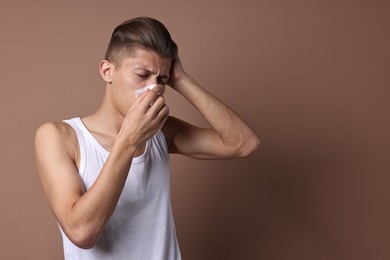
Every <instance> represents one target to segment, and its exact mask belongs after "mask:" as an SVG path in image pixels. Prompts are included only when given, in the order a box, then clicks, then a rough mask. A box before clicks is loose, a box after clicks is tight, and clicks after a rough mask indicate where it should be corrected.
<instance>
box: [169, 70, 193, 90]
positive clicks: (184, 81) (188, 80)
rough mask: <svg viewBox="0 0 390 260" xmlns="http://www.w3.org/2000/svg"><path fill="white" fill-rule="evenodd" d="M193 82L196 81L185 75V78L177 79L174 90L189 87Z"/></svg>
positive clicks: (173, 86) (173, 84)
mask: <svg viewBox="0 0 390 260" xmlns="http://www.w3.org/2000/svg"><path fill="white" fill-rule="evenodd" d="M191 82H194V80H193V79H192V78H191V76H190V75H188V74H185V75H184V76H182V77H180V78H179V79H176V80H174V81H173V83H172V86H171V87H172V88H173V89H175V90H177V89H179V88H182V87H184V86H187V85H189V84H191Z"/></svg>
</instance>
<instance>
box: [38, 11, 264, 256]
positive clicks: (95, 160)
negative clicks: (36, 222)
mask: <svg viewBox="0 0 390 260" xmlns="http://www.w3.org/2000/svg"><path fill="white" fill-rule="evenodd" d="M99 69H100V74H101V76H102V78H103V79H104V81H105V82H106V92H105V96H104V100H103V102H102V105H101V107H100V108H99V109H98V110H97V111H96V112H95V113H94V114H92V115H90V116H87V117H84V118H73V119H70V120H65V121H64V122H59V123H46V124H43V125H42V126H41V127H40V128H39V129H38V130H37V133H36V140H35V146H36V161H37V168H38V172H39V175H40V178H41V181H42V183H43V187H44V190H45V192H46V195H47V197H48V200H49V203H50V206H51V209H52V210H53V212H54V215H55V217H56V219H57V221H58V223H59V226H60V230H61V233H62V236H63V244H64V254H65V259H82V260H87V259H94V260H96V259H105V260H106V259H148V260H149V259H161V260H162V259H164V260H167V259H168V260H171V259H172V260H176V259H181V257H180V251H179V247H178V243H177V240H176V234H175V226H174V222H173V217H172V212H171V204H170V195H169V193H170V188H169V187H170V186H169V155H168V154H169V153H177V154H182V155H186V156H189V157H192V158H198V159H222V158H237V157H245V156H248V155H250V154H251V153H252V152H253V151H254V150H255V149H256V148H257V147H258V145H259V139H258V137H257V136H256V134H255V133H254V132H253V130H251V128H250V127H249V126H248V125H247V124H246V123H245V122H244V121H243V120H242V119H241V118H240V117H239V116H238V115H237V114H236V113H235V112H233V111H232V110H231V109H230V108H229V107H227V106H226V105H225V104H224V103H222V102H221V101H220V100H218V99H217V98H216V97H214V96H213V95H211V94H210V93H209V92H207V91H206V90H205V89H204V88H202V87H201V86H199V85H198V84H197V83H196V82H195V81H194V80H193V79H192V78H191V77H190V76H189V75H188V74H187V73H186V72H185V71H184V70H183V67H182V65H181V62H180V59H179V57H178V55H177V47H176V44H175V43H174V42H173V40H172V39H171V37H170V35H169V33H168V31H167V29H166V28H165V27H164V25H162V24H161V23H160V22H159V21H157V20H155V19H152V18H147V17H140V18H135V19H132V20H129V21H126V22H124V23H122V24H121V25H119V26H118V27H117V28H116V29H115V30H114V32H113V34H112V38H111V41H110V44H109V46H108V49H107V53H106V56H105V60H103V61H101V63H100V66H99ZM150 85H151V87H150V89H146V91H145V92H144V93H142V94H140V95H139V96H138V97H136V95H135V92H136V91H137V90H139V89H142V88H144V87H146V86H150ZM166 85H168V86H169V87H171V88H172V89H174V90H175V91H177V92H178V93H180V94H181V95H182V96H183V97H184V98H186V99H187V100H188V101H189V102H191V104H192V105H194V106H195V107H196V108H197V109H198V110H199V112H200V113H201V114H202V115H203V116H204V117H205V118H206V120H207V121H208V122H209V124H210V126H211V128H209V129H203V128H198V127H195V126H193V125H191V124H189V123H186V122H185V121H182V120H180V119H178V118H174V117H172V116H169V111H168V106H167V105H166V104H165V100H164V91H165V87H166ZM141 92H142V91H141ZM137 93H138V91H137Z"/></svg>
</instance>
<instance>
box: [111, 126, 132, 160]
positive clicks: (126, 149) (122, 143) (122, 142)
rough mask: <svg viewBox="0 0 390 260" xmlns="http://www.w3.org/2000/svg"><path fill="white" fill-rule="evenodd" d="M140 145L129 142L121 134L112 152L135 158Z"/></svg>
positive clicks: (117, 137)
mask: <svg viewBox="0 0 390 260" xmlns="http://www.w3.org/2000/svg"><path fill="white" fill-rule="evenodd" d="M137 148H138V145H137V144H136V143H135V142H129V138H126V137H124V136H123V135H122V134H121V133H120V132H119V133H118V135H117V136H116V138H115V141H114V144H113V146H112V151H114V150H117V151H120V152H121V153H123V154H127V155H129V156H133V155H134V153H135V151H136V150H137Z"/></svg>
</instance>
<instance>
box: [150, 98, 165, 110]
mask: <svg viewBox="0 0 390 260" xmlns="http://www.w3.org/2000/svg"><path fill="white" fill-rule="evenodd" d="M164 105H165V98H164V97H163V96H159V97H157V99H156V100H155V101H154V102H153V104H152V105H151V106H150V111H151V112H152V113H157V112H158V111H159V110H160V109H161V108H162V107H163V106H164Z"/></svg>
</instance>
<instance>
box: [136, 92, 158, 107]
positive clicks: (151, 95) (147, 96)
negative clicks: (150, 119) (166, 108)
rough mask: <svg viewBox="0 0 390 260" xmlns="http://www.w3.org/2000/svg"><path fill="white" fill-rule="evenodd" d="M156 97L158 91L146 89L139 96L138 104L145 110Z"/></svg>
mask: <svg viewBox="0 0 390 260" xmlns="http://www.w3.org/2000/svg"><path fill="white" fill-rule="evenodd" d="M157 97H158V92H157V91H154V90H149V89H148V90H146V91H145V93H144V94H143V95H141V96H139V99H140V101H139V105H141V106H142V107H143V108H144V109H145V110H148V109H149V108H150V106H151V105H152V104H153V103H154V102H155V100H156V99H157Z"/></svg>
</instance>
